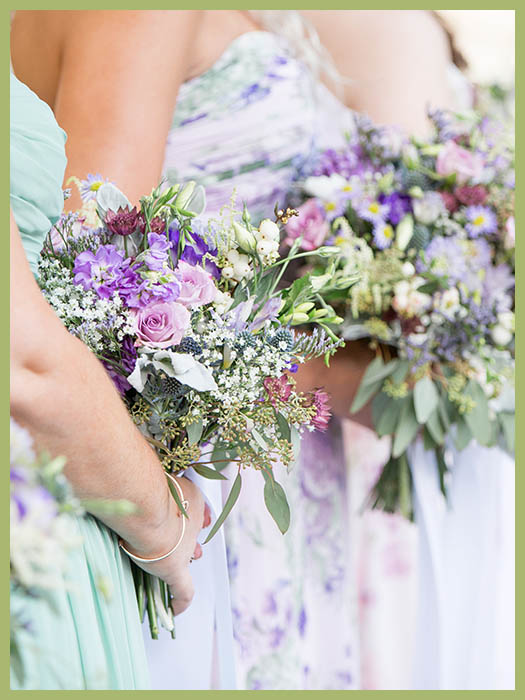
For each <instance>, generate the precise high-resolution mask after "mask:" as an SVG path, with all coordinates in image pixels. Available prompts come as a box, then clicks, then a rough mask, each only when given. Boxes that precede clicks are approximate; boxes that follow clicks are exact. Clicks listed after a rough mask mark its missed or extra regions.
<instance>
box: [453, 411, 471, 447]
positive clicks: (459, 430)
mask: <svg viewBox="0 0 525 700" xmlns="http://www.w3.org/2000/svg"><path fill="white" fill-rule="evenodd" d="M471 440H472V431H471V429H470V428H469V426H468V425H467V423H466V422H465V420H464V418H460V419H459V420H458V421H457V422H456V438H455V440H454V445H455V446H456V449H457V450H460V451H461V450H464V449H465V447H466V446H467V445H468V444H469V442H470V441H471Z"/></svg>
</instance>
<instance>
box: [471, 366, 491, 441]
mask: <svg viewBox="0 0 525 700" xmlns="http://www.w3.org/2000/svg"><path fill="white" fill-rule="evenodd" d="M465 393H466V394H467V396H470V397H471V398H472V399H473V401H474V404H475V405H474V408H473V409H472V410H471V411H468V412H467V413H465V421H466V423H467V425H468V427H469V428H470V430H471V431H472V435H473V436H474V437H475V439H476V440H477V441H478V442H479V444H480V445H487V444H489V442H490V437H491V430H490V418H489V404H488V400H487V396H486V394H485V392H484V391H483V389H482V387H481V386H480V384H478V382H476V381H475V380H473V379H471V380H470V381H469V383H468V385H467V388H466V390H465Z"/></svg>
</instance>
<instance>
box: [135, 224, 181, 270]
mask: <svg viewBox="0 0 525 700" xmlns="http://www.w3.org/2000/svg"><path fill="white" fill-rule="evenodd" d="M172 246H173V244H172V243H171V241H168V239H167V238H166V236H164V235H163V234H159V233H148V249H147V250H145V251H144V254H143V256H141V257H142V258H143V260H144V262H145V264H146V265H147V267H148V268H149V269H150V270H155V271H157V272H160V271H161V270H163V269H164V268H165V266H166V263H167V262H168V259H169V252H170V250H171V249H172Z"/></svg>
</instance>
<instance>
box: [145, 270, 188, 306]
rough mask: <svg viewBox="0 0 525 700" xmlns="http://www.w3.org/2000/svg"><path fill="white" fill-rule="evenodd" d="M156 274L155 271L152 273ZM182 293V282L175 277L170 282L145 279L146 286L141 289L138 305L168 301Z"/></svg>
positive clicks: (173, 299)
mask: <svg viewBox="0 0 525 700" xmlns="http://www.w3.org/2000/svg"><path fill="white" fill-rule="evenodd" d="M152 274H154V273H152ZM179 294H180V284H179V283H178V281H177V280H176V279H175V278H173V280H172V281H170V282H159V283H155V282H149V281H148V280H145V282H144V286H143V287H142V289H141V291H140V295H139V297H138V300H137V304H136V306H135V308H136V307H141V308H142V307H144V306H147V305H148V304H155V303H160V302H165V303H168V302H170V301H175V300H176V299H178V297H179Z"/></svg>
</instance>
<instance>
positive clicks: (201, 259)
mask: <svg viewBox="0 0 525 700" xmlns="http://www.w3.org/2000/svg"><path fill="white" fill-rule="evenodd" d="M169 237H170V241H171V242H172V244H173V250H174V252H175V253H176V251H177V250H178V247H179V239H180V230H179V229H178V227H177V226H176V225H175V224H172V225H171V226H170V228H169ZM205 256H206V257H205ZM209 256H212V257H217V248H216V247H214V246H211V245H209V244H208V243H207V242H206V240H205V238H204V237H203V236H200V235H199V234H198V233H195V232H194V231H192V232H191V240H188V239H186V241H185V245H184V250H183V251H182V255H181V256H180V260H184V262H187V263H189V264H190V265H193V266H195V265H201V266H202V267H204V269H205V270H206V272H209V273H210V275H213V277H215V279H220V277H221V271H220V270H219V268H218V267H217V265H216V264H215V263H214V262H213V260H210V258H209Z"/></svg>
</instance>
